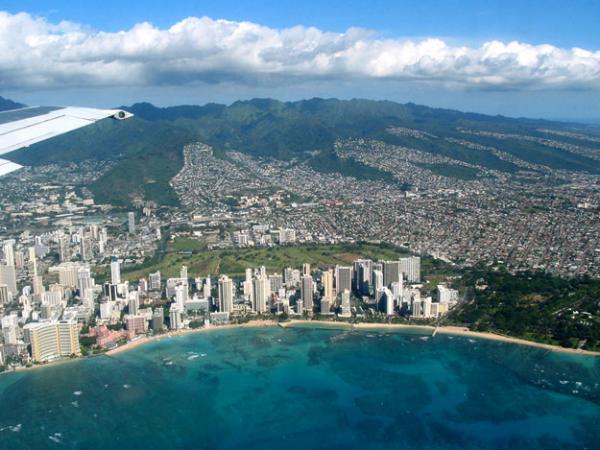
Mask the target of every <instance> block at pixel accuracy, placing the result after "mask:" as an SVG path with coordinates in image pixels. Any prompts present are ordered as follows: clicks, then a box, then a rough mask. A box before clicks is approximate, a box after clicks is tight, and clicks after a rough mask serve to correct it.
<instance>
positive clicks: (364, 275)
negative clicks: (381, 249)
mask: <svg viewBox="0 0 600 450" xmlns="http://www.w3.org/2000/svg"><path fill="white" fill-rule="evenodd" d="M354 274H355V283H354V284H355V285H354V287H355V289H356V290H357V291H359V292H363V293H364V292H368V289H369V285H370V284H371V279H372V274H373V261H371V260H370V259H359V260H357V261H355V262H354Z"/></svg>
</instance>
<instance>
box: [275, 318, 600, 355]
mask: <svg viewBox="0 0 600 450" xmlns="http://www.w3.org/2000/svg"><path fill="white" fill-rule="evenodd" d="M294 324H297V325H314V324H322V325H325V326H331V327H332V328H337V329H351V330H403V329H404V330H410V329H413V330H422V331H430V332H431V333H432V335H433V333H434V332H435V333H436V334H444V335H451V336H466V337H473V338H478V339H486V340H489V341H497V342H504V343H509V344H515V345H525V346H528V347H536V348H541V349H544V350H549V351H553V352H557V353H568V354H572V355H585V356H600V351H593V350H583V349H577V348H567V347H560V346H558V345H552V344H544V343H543V342H535V341H529V340H527V339H521V338H516V337H511V336H505V335H502V334H496V333H491V332H483V331H471V330H469V329H468V328H465V327H458V326H451V325H447V326H442V327H435V326H433V325H417V324H415V325H409V324H401V323H366V322H362V323H355V324H353V323H349V322H336V321H333V320H292V321H290V322H284V323H281V324H280V326H282V327H283V328H287V327H290V328H293V326H294Z"/></svg>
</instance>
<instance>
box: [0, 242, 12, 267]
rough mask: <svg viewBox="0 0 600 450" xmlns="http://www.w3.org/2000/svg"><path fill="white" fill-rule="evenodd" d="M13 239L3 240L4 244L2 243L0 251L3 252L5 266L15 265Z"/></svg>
mask: <svg viewBox="0 0 600 450" xmlns="http://www.w3.org/2000/svg"><path fill="white" fill-rule="evenodd" d="M14 245H15V241H14V240H12V239H11V240H8V241H4V244H3V245H2V252H3V253H4V264H6V265H7V266H14V265H15V247H14Z"/></svg>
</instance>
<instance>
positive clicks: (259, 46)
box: [0, 12, 600, 89]
mask: <svg viewBox="0 0 600 450" xmlns="http://www.w3.org/2000/svg"><path fill="white" fill-rule="evenodd" d="M319 79H326V80H372V79H384V80H386V79H390V80H400V81H402V80H407V81H417V82H422V83H442V84H444V85H448V86H455V87H461V88H467V89H469V88H476V89H586V88H587V89H590V88H591V89H600V51H590V50H585V49H579V48H573V49H563V48H557V47H554V46H552V45H547V44H545V45H530V44H526V43H521V42H508V43H507V42H499V41H492V42H486V43H483V44H482V45H481V46H479V47H461V46H452V45H450V44H448V43H447V42H444V41H443V40H441V39H435V38H430V39H420V40H394V39H380V38H378V37H377V36H376V35H375V34H374V33H372V32H370V31H367V30H363V29H357V28H351V29H348V30H347V31H346V32H344V33H330V32H325V31H322V30H319V29H316V28H307V27H302V26H297V27H293V28H288V29H273V28H268V27H265V26H261V25H258V24H255V23H251V22H232V21H227V20H213V19H210V18H207V17H202V18H196V17H191V18H187V19H185V20H182V21H181V22H179V23H177V24H175V25H173V26H172V27H170V28H169V29H160V28H157V27H155V26H153V25H152V24H150V23H147V22H144V23H140V24H137V25H135V26H134V27H133V28H131V29H130V30H127V31H121V32H117V33H109V32H101V31H100V32H98V31H93V30H90V29H88V28H86V27H85V26H82V25H78V24H73V23H69V22H61V23H58V24H55V23H51V22H48V21H47V20H46V19H44V18H38V17H33V16H31V15H29V14H26V13H21V14H15V15H12V14H9V13H5V12H0V88H2V89H36V88H39V89H48V88H64V87H97V86H119V87H122V86H156V85H175V86H177V85H182V84H192V83H196V82H209V83H219V82H229V83H231V82H235V83H240V84H246V85H260V84H265V83H279V84H285V83H292V82H293V83H301V82H302V81H315V80H319Z"/></svg>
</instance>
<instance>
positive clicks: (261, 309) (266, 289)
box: [253, 275, 271, 313]
mask: <svg viewBox="0 0 600 450" xmlns="http://www.w3.org/2000/svg"><path fill="white" fill-rule="evenodd" d="M253 284H254V289H253V290H254V310H255V311H256V312H258V313H265V312H267V311H269V309H270V302H269V299H270V297H271V283H270V282H269V279H268V278H267V277H266V276H262V275H259V276H258V277H257V278H255V279H254V283H253Z"/></svg>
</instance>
